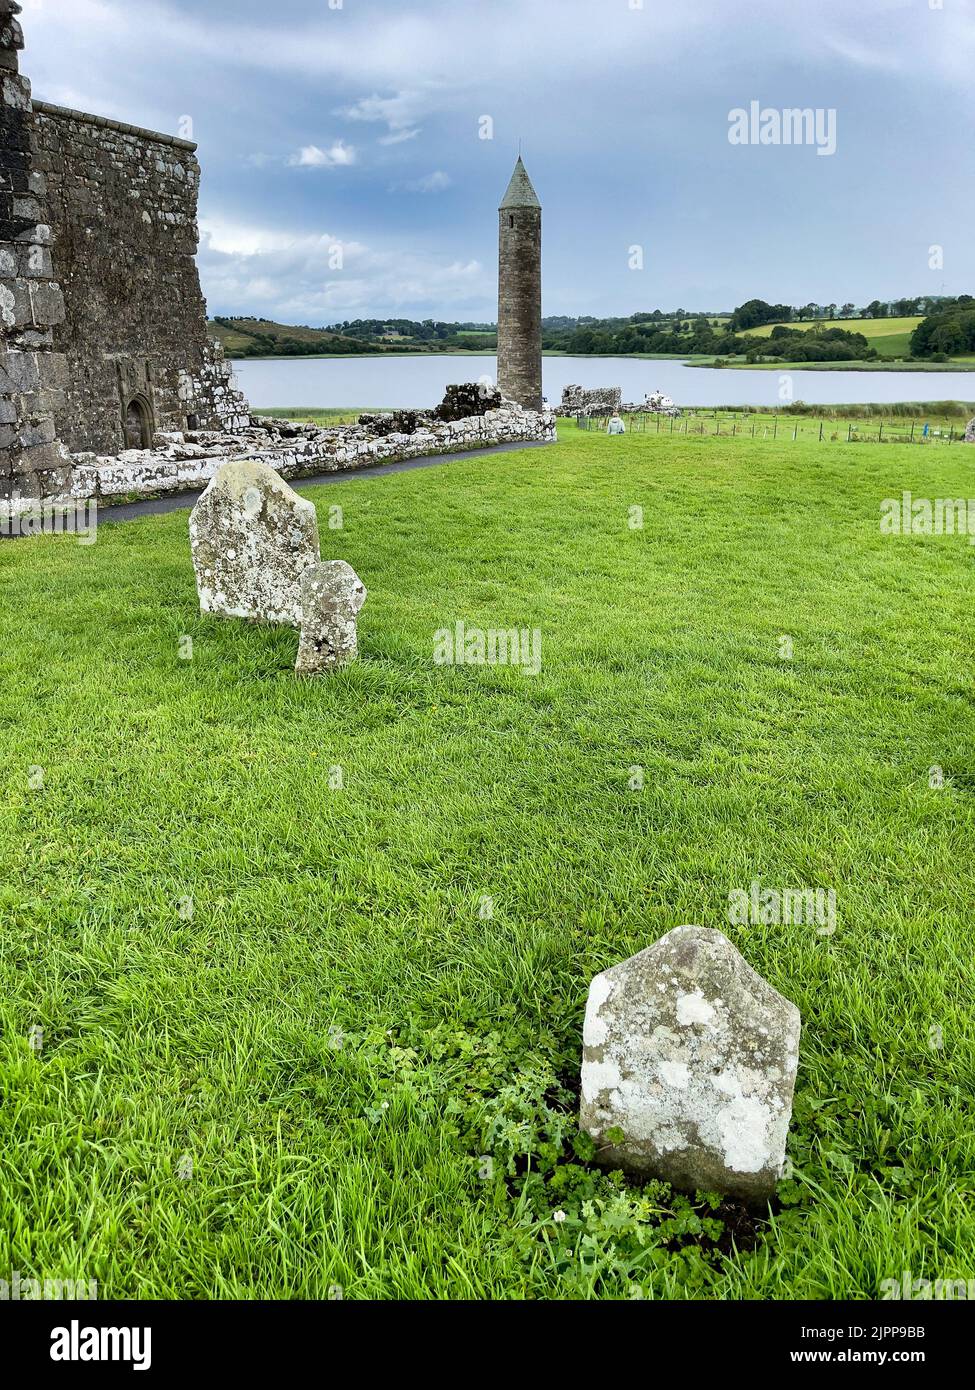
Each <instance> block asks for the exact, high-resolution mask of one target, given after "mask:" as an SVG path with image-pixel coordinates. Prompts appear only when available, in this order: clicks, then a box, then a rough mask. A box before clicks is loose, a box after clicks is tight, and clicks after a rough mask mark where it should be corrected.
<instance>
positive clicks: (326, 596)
mask: <svg viewBox="0 0 975 1390" xmlns="http://www.w3.org/2000/svg"><path fill="white" fill-rule="evenodd" d="M365 601H366V586H365V585H364V584H363V582H362V580H361V579H360V578H359V576H358V575H357V574H356V572H355V570H354V569H353V568H352V566H351V565H347V564H346V563H345V561H344V560H326V561H325V562H324V563H323V564H320V565H313V566H312V568H311V569H309V570H306V571H305V573H304V575H303V576H302V580H301V614H302V616H301V643H300V645H299V647H298V661H297V663H296V665H295V670H296V671H297V672H298V673H299V675H303V676H317V675H320V674H321V673H322V672H323V671H334V670H337V669H338V667H340V666H345V665H347V664H348V662H350V661H354V660H355V657H356V652H357V650H358V634H357V629H356V620H357V618H358V615H359V610H360V609H361V608H362V605H363V604H364V603H365Z"/></svg>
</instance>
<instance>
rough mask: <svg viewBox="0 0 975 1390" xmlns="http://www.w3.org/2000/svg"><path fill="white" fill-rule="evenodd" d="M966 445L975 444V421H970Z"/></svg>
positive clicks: (966, 433)
mask: <svg viewBox="0 0 975 1390" xmlns="http://www.w3.org/2000/svg"><path fill="white" fill-rule="evenodd" d="M965 443H966V444H975V420H969V422H968V426H967V428H966V430H965Z"/></svg>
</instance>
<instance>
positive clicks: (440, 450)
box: [71, 405, 555, 502]
mask: <svg viewBox="0 0 975 1390" xmlns="http://www.w3.org/2000/svg"><path fill="white" fill-rule="evenodd" d="M156 439H157V441H158V444H159V447H158V448H155V449H129V450H126V452H124V453H122V454H119V455H117V456H114V457H100V456H98V455H95V454H75V455H73V456H72V459H71V462H72V464H73V469H72V481H71V497H72V498H75V499H76V500H83V499H94V500H97V501H100V502H111V501H120V500H121V499H123V498H124V499H126V500H129V499H132V498H142V497H156V496H160V495H163V494H165V493H173V492H184V491H187V490H190V489H193V488H200V487H205V486H206V484H207V483H208V482H209V481H210V479H211V478H212V477H213V475H214V474H215V473H216V471H217V469H218V468H219V467H220V466H221V464H224V463H226V462H227V460H228V459H235V458H237V459H255V460H261V461H262V462H264V463H268V464H270V465H271V467H272V468H273V469H274V470H275V471H276V472H277V473H279V474H280V475H281V477H283V478H310V477H314V476H315V475H316V474H319V473H332V472H337V471H339V470H340V469H347V468H349V469H353V468H372V467H374V466H375V465H376V464H381V463H394V462H398V461H400V460H403V459H411V458H422V457H424V456H425V455H428V454H453V453H461V452H464V451H467V450H471V449H486V448H490V447H491V446H492V445H494V444H507V443H517V442H528V443H538V444H550V443H552V442H553V441H554V440H555V414H554V412H552V411H541V412H536V411H523V410H518V409H517V408H515V407H513V406H507V405H506V406H504V407H502V408H501V409H500V410H489V411H488V412H487V413H486V414H484V415H476V416H472V417H470V418H469V419H466V420H454V421H451V422H450V423H445V424H435V425H430V426H426V427H424V428H421V429H418V430H416V431H415V432H414V433H413V434H387V435H383V436H381V437H377V436H375V435H373V434H370V433H369V431H368V430H367V429H364V428H363V427H361V426H358V425H353V426H346V427H341V428H335V429H321V428H319V427H318V426H315V425H299V424H296V423H294V422H291V421H287V420H272V419H269V418H266V417H260V416H254V417H252V422H251V426H250V427H249V428H248V429H246V430H242V431H237V432H236V433H234V434H227V433H213V432H209V431H189V432H186V433H182V434H180V433H163V434H158V435H157V436H156Z"/></svg>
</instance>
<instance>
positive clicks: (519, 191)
mask: <svg viewBox="0 0 975 1390" xmlns="http://www.w3.org/2000/svg"><path fill="white" fill-rule="evenodd" d="M541 206H542V205H541V203H540V202H539V201H538V194H537V193H536V192H535V190H534V188H533V187H532V181H531V179H530V178H529V177H528V170H527V169H526V168H525V166H524V164H523V163H522V162H521V155H519V156H518V163H517V164H516V165H515V172H514V173H513V174H512V175H511V182H510V183H509V184H508V191H507V193H506V194H505V195H504V199H503V201H502V203H501V210H502V211H504V209H505V208H541Z"/></svg>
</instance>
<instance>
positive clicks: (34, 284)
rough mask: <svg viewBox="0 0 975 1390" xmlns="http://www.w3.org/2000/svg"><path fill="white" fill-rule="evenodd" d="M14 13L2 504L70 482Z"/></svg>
mask: <svg viewBox="0 0 975 1390" xmlns="http://www.w3.org/2000/svg"><path fill="white" fill-rule="evenodd" d="M19 13H20V6H19V5H18V4H16V3H15V0H0V504H5V503H7V502H8V501H10V500H17V499H24V500H30V499H35V498H39V497H44V496H49V495H52V494H57V493H62V492H65V491H66V490H67V488H68V486H69V483H70V478H71V473H70V461H69V460H68V458H67V454H66V451H65V450H64V449H63V448H62V447H61V446H60V445H59V444H58V443H57V438H56V423H55V421H56V416H57V414H58V412H59V411H60V410H62V409H63V406H64V401H65V395H64V388H65V386H66V384H67V364H66V362H65V359H64V357H63V356H62V355H59V354H58V352H56V351H55V343H54V331H55V329H56V328H58V327H59V325H60V324H61V323H62V321H63V319H64V302H63V298H62V294H61V288H60V286H59V284H58V282H57V280H56V279H55V277H54V270H53V266H52V262H51V230H50V226H49V218H48V213H47V209H46V196H47V186H46V183H45V180H44V176H43V174H42V173H39V172H38V171H37V170H36V169H35V168H34V164H33V157H32V144H31V138H32V126H33V118H32V109H31V90H30V83H29V82H28V81H27V79H26V78H25V77H21V76H20V73H19V61H18V53H19V51H20V49H22V48H23V46H24V37H23V32H22V30H21V27H20V23H19V21H18V20H17V15H18V14H19Z"/></svg>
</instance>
